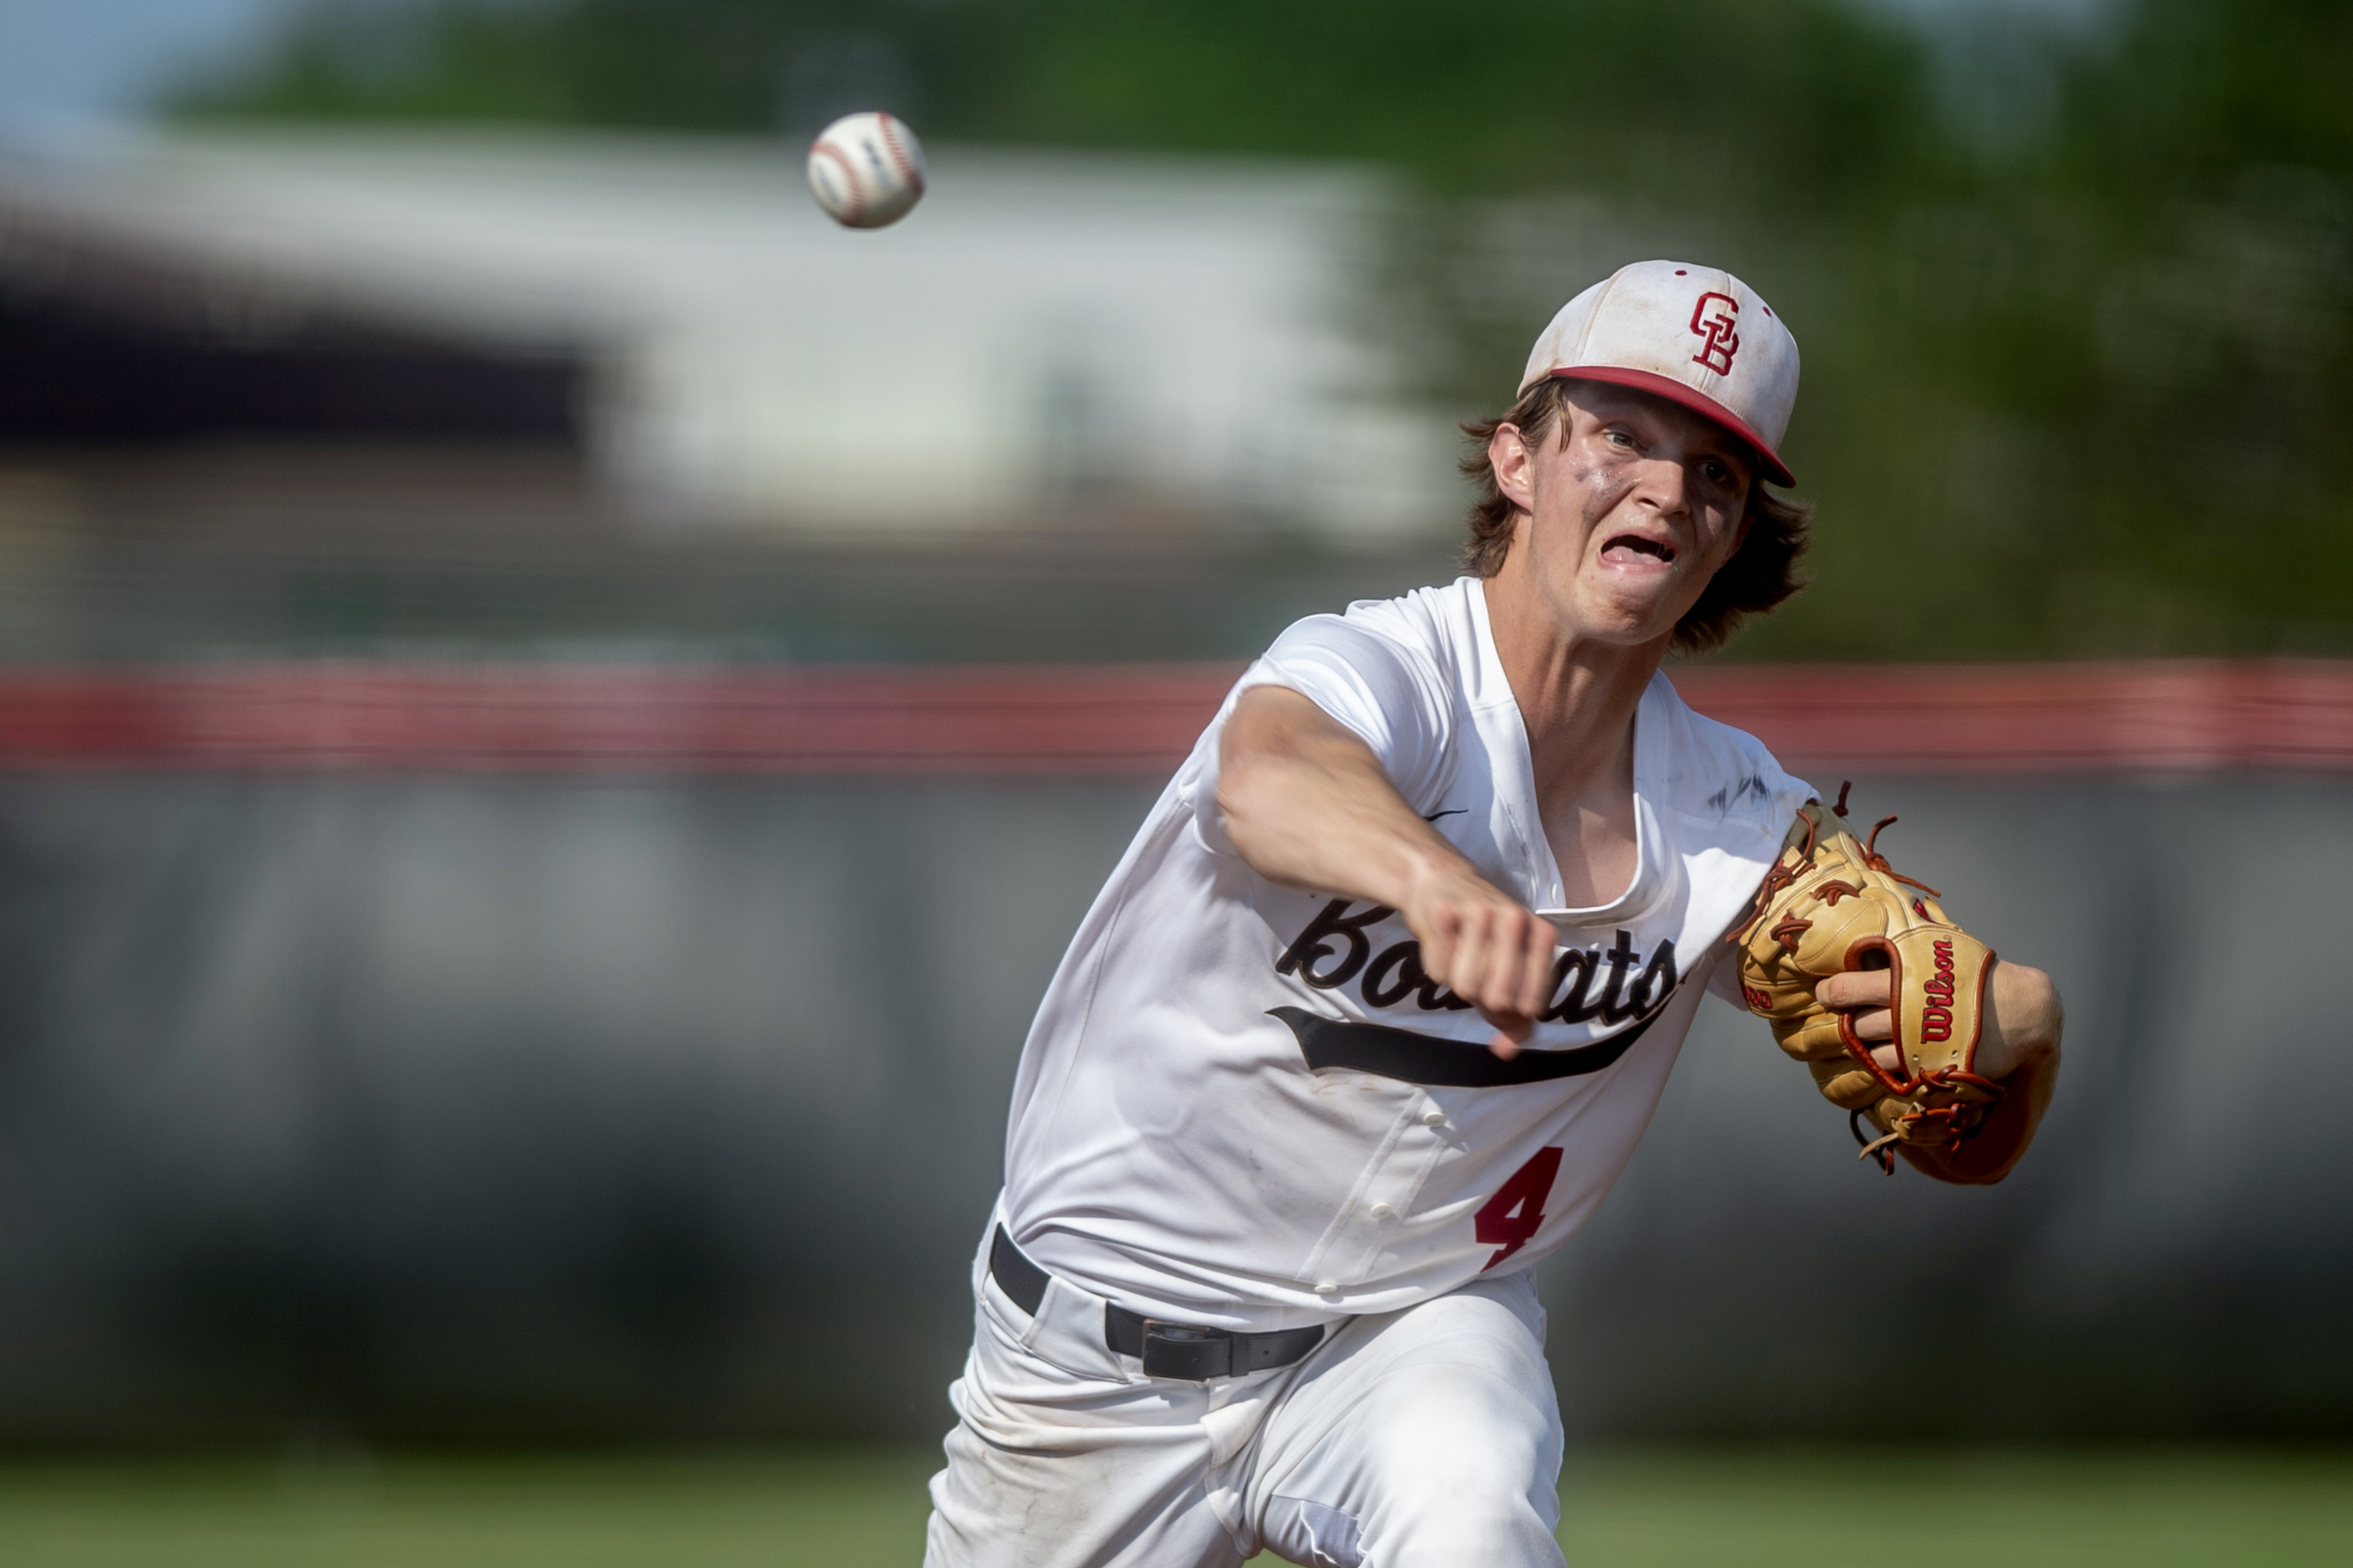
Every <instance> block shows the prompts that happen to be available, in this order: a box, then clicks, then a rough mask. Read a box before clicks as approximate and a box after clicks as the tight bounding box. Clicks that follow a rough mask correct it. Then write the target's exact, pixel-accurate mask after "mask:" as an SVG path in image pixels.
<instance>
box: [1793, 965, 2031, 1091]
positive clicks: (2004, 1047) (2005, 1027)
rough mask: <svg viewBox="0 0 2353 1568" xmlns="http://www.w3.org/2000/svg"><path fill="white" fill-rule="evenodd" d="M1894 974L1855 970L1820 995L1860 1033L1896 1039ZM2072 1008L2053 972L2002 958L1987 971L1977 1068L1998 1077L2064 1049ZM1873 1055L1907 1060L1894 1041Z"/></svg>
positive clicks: (1897, 1063)
mask: <svg viewBox="0 0 2353 1568" xmlns="http://www.w3.org/2000/svg"><path fill="white" fill-rule="evenodd" d="M1814 994H1815V995H1817V996H1819V997H1820V998H1821V1000H1822V1004H1823V1005H1825V1006H1829V1007H1835V1008H1837V1009H1839V1010H1840V1011H1841V1012H1846V1013H1852V1014H1853V1015H1854V1033H1855V1037H1856V1038H1857V1039H1861V1040H1893V1039H1894V1037H1895V1015H1894V1013H1893V1012H1891V1011H1890V1010H1889V1005H1890V1003H1891V1002H1892V1001H1893V1000H1894V975H1893V974H1892V973H1890V972H1888V971H1887V970H1884V969H1858V970H1851V971H1849V972H1848V973H1844V974H1833V975H1831V977H1830V978H1829V979H1827V980H1825V981H1823V982H1822V983H1821V984H1820V986H1819V987H1818V988H1817V989H1816V990H1815V992H1814ZM2065 1023H2066V1010H2065V1009H2064V1008H2063V1006H2062V1005H2061V1004H2060V1001H2059V988H2058V987H2057V986H2056V985H2054V984H2052V982H2051V976H2049V975H2048V974H2045V973H2043V972H2042V971H2041V970H2039V969H2032V968H2029V967H2028V966H2027V965H2025V964H2023V963H2002V962H2001V961H2000V959H1996V960H1995V961H1994V963H1993V966H1992V968H1990V969H1989V970H1988V971H1987V973H1986V1021H1985V1033H1984V1034H1983V1035H1982V1036H1981V1037H1979V1038H1978V1054H1977V1070H1978V1073H1980V1074H1981V1075H1983V1076H1984V1077H1986V1078H1989V1079H1996V1080H1999V1079H2005V1078H2008V1077H2009V1076H2010V1074H2011V1073H2014V1072H2016V1071H2017V1070H2018V1069H2019V1068H2022V1067H2025V1066H2027V1065H2028V1064H2029V1063H2031V1062H2032V1061H2034V1060H2035V1059H2036V1058H2039V1057H2043V1056H2047V1055H2050V1054H2051V1053H2052V1052H2055V1051H2056V1050H2058V1048H2059V1036H2060V1033H2061V1031H2062V1030H2063V1027H2064V1026H2065ZM1871 1059H1872V1060H1873V1061H1875V1062H1877V1063H1878V1064H1879V1065H1880V1066H1881V1067H1882V1068H1885V1069H1886V1070H1887V1071H1889V1072H1891V1073H1894V1074H1897V1075H1899V1076H1900V1075H1901V1074H1902V1072H1903V1070H1904V1068H1903V1062H1902V1061H1901V1059H1900V1058H1898V1057H1897V1056H1896V1052H1895V1047H1894V1046H1893V1045H1886V1046H1881V1047H1877V1048H1876V1049H1874V1050H1873V1052H1872V1053H1871Z"/></svg>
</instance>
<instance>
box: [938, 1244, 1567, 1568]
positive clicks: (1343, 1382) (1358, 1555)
mask: <svg viewBox="0 0 2353 1568" xmlns="http://www.w3.org/2000/svg"><path fill="white" fill-rule="evenodd" d="M992 1228H993V1222H992ZM975 1285H976V1294H977V1296H978V1298H979V1308H978V1311H977V1314H976V1316H977V1320H978V1321H977V1323H976V1327H975V1331H974V1335H973V1347H972V1354H971V1356H970V1357H969V1358H968V1359H967V1360H966V1361H965V1373H964V1376H963V1377H961V1378H959V1379H958V1380H957V1381H956V1383H955V1384H954V1385H953V1386H952V1387H951V1388H950V1389H949V1391H948V1397H949V1399H950V1401H951V1402H952V1403H953V1404H954V1405H955V1409H956V1414H957V1415H958V1416H959V1417H960V1419H959V1420H958V1422H957V1424H956V1426H955V1430H954V1431H952V1432H950V1433H949V1434H948V1438H947V1443H946V1448H947V1461H948V1462H947V1468H945V1469H944V1470H942V1471H941V1472H940V1473H939V1474H938V1475H936V1476H934V1477H933V1478H932V1521H931V1531H930V1535H929V1542H928V1546H927V1549H926V1551H925V1553H924V1558H923V1561H924V1563H925V1565H926V1568H1235V1565H1237V1564H1240V1563H1242V1562H1244V1561H1245V1560H1247V1559H1248V1558H1250V1557H1251V1556H1252V1555H1254V1554H1255V1553H1257V1552H1259V1551H1261V1550H1266V1551H1271V1552H1274V1553H1275V1554H1277V1555H1278V1556H1281V1557H1282V1558H1285V1559H1287V1560H1288V1561H1290V1562H1293V1563H1302V1564H1306V1565H1307V1568H1561V1563H1562V1559H1561V1553H1560V1548H1559V1546H1558V1545H1557V1544H1556V1543H1555V1541H1554V1531H1555V1530H1556V1527H1557V1526H1558V1524H1559V1522H1560V1500H1559V1492H1558V1484H1559V1476H1560V1458H1561V1428H1560V1411H1559V1408H1558V1406H1557V1405H1556V1404H1555V1402H1554V1399H1553V1389H1552V1376H1551V1373H1550V1372H1549V1371H1548V1370H1547V1369H1546V1365H1545V1360H1544V1310H1543V1309H1542V1308H1541V1307H1539V1306H1538V1305H1537V1304H1536V1295H1535V1286H1534V1284H1533V1283H1532V1282H1531V1281H1530V1280H1529V1279H1527V1278H1526V1277H1525V1276H1524V1275H1513V1276H1509V1277H1507V1278H1504V1279H1483V1280H1479V1281H1476V1282H1474V1283H1472V1284H1471V1285H1467V1286H1465V1287H1463V1288H1462V1289H1459V1290H1455V1291H1452V1292H1451V1293H1449V1294H1447V1295H1444V1296H1441V1297H1439V1298H1438V1299H1437V1300H1432V1301H1427V1302H1424V1303H1423V1304H1421V1305H1420V1306H1418V1307H1411V1308H1408V1309H1407V1310H1403V1311H1399V1312H1389V1313H1386V1314H1383V1315H1381V1316H1378V1317H1360V1318H1354V1319H1349V1320H1345V1321H1344V1322H1343V1323H1342V1324H1341V1325H1340V1326H1338V1327H1337V1328H1335V1331H1333V1332H1332V1333H1331V1334H1330V1335H1329V1336H1328V1337H1326V1338H1325V1340H1324V1342H1323V1343H1322V1344H1321V1345H1319V1346H1317V1347H1316V1349H1315V1350H1314V1352H1311V1353H1310V1354H1309V1355H1308V1356H1307V1357H1306V1359H1305V1360H1303V1361H1301V1362H1298V1363H1294V1364H1293V1365H1291V1366H1287V1367H1277V1368H1274V1369H1272V1370H1271V1371H1267V1372H1261V1373H1251V1374H1250V1375H1248V1376H1245V1377H1236V1378H1220V1379H1217V1380H1215V1381H1212V1382H1209V1383H1187V1382H1179V1381H1176V1380H1173V1379H1168V1378H1149V1377H1145V1375H1144V1373H1143V1370H1142V1366H1141V1363H1138V1362H1137V1361H1136V1360H1135V1359H1134V1357H1132V1356H1122V1355H1119V1354H1117V1353H1115V1352H1113V1351H1112V1350H1110V1349H1109V1348H1108V1347H1107V1346H1106V1345H1105V1344H1104V1343H1103V1299H1102V1298H1101V1297H1099V1296H1092V1295H1090V1294H1088V1293H1087V1292H1085V1291H1083V1290H1080V1289H1076V1288H1074V1287H1072V1286H1071V1285H1070V1284H1069V1283H1068V1282H1066V1281H1064V1280H1061V1279H1055V1280H1054V1281H1053V1282H1052V1283H1051V1284H1050V1285H1049V1286H1048V1287H1047V1290H1046V1297H1045V1300H1043V1301H1041V1302H1040V1303H1039V1309H1038V1312H1037V1315H1036V1316H1035V1317H1034V1318H1033V1317H1032V1316H1030V1315H1029V1313H1027V1312H1024V1311H1023V1310H1021V1309H1020V1308H1019V1307H1018V1306H1017V1305H1015V1304H1014V1303H1013V1302H1012V1301H1011V1300H1008V1298H1007V1296H1006V1295H1005V1292H1004V1291H1003V1290H1001V1289H998V1288H997V1283H996V1281H994V1280H993V1279H989V1278H988V1275H987V1245H986V1243H984V1245H983V1247H982V1248H981V1258H980V1260H979V1263H978V1265H977V1268H976V1279H975Z"/></svg>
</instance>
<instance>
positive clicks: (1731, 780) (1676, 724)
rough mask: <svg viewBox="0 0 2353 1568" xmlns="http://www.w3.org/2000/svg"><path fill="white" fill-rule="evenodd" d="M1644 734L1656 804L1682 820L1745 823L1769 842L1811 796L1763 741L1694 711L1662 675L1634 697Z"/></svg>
mask: <svg viewBox="0 0 2353 1568" xmlns="http://www.w3.org/2000/svg"><path fill="white" fill-rule="evenodd" d="M1641 724H1642V726H1643V727H1644V729H1645V730H1647V731H1649V735H1648V737H1647V738H1648V739H1649V740H1650V741H1651V742H1652V744H1651V745H1649V746H1645V747H1644V748H1643V749H1644V750H1645V751H1646V752H1649V756H1648V758H1647V759H1646V760H1647V761H1648V763H1649V769H1648V772H1649V773H1650V774H1651V777H1650V780H1649V782H1650V784H1651V786H1652V787H1653V789H1655V790H1656V791H1657V792H1658V794H1659V795H1660V796H1661V797H1662V799H1661V802H1660V803H1661V804H1662V805H1668V806H1671V807H1672V808H1673V809H1675V810H1676V811H1679V812H1681V813H1683V815H1685V816H1694V817H1704V818H1712V819H1715V820H1718V821H1725V822H1741V823H1746V824H1749V825H1753V826H1756V827H1757V828H1758V829H1759V830H1763V831H1769V832H1770V833H1771V834H1772V835H1773V836H1774V837H1776V838H1777V839H1778V837H1779V836H1780V835H1781V834H1783V833H1784V832H1786V831H1787V830H1788V823H1789V815H1790V813H1792V812H1794V811H1795V810H1797V808H1798V807H1799V806H1800V805H1804V804H1805V803H1806V802H1807V801H1808V800H1810V799H1812V798H1813V796H1814V794H1815V791H1814V788H1813V786H1812V785H1811V784H1808V783H1807V782H1806V781H1805V780H1803V779H1800V778H1798V777H1796V776H1794V775H1792V774H1791V773H1788V771H1787V770H1785V769H1784V768H1783V767H1782V766H1781V763H1780V761H1779V759H1778V758H1776V757H1775V756H1774V755H1773V753H1772V752H1771V751H1770V750H1768V749H1767V747H1766V745H1765V742H1762V741H1759V740H1758V739H1757V737H1756V736H1754V735H1752V734H1750V733H1748V731H1746V730H1738V729H1735V728H1734V727H1733V726H1731V725H1729V724H1725V723H1721V722H1719V721H1716V720H1714V719H1711V718H1709V717H1707V716H1706V715H1705V714H1704V713H1699V712H1696V711H1694V710H1693V709H1692V707H1691V706H1690V704H1688V703H1686V702H1685V701H1684V700H1683V696H1682V694H1681V693H1680V692H1678V691H1676V689H1675V687H1674V682H1672V680H1670V679H1667V675H1666V672H1665V671H1663V670H1662V671H1660V672H1659V673H1658V674H1656V675H1654V676H1652V677H1651V685H1650V689H1649V690H1647V691H1645V692H1644V693H1643V694H1642V706H1641Z"/></svg>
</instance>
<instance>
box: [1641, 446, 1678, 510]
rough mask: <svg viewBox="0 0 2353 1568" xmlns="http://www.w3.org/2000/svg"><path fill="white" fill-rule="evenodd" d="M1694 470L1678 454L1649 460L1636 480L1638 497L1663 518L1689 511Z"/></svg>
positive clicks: (1645, 462)
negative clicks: (1691, 470) (1692, 471)
mask: <svg viewBox="0 0 2353 1568" xmlns="http://www.w3.org/2000/svg"><path fill="white" fill-rule="evenodd" d="M1691 490H1692V485H1691V472H1690V470H1689V468H1687V467H1686V466H1685V465H1684V463H1683V460H1682V459H1681V458H1678V457H1674V456H1668V455H1662V456H1656V457H1652V458H1647V459H1645V460H1644V462H1643V463H1642V466H1641V472H1640V473H1639V474H1638V475H1637V476H1636V478H1635V481H1634V499H1635V500H1639V501H1641V503H1642V504H1643V505H1645V506H1647V507H1649V508H1650V509H1651V510H1653V511H1655V512H1657V513H1658V514H1659V515H1660V516H1662V517H1681V516H1683V514H1684V513H1686V512H1687V511H1688V510H1690V508H1691Z"/></svg>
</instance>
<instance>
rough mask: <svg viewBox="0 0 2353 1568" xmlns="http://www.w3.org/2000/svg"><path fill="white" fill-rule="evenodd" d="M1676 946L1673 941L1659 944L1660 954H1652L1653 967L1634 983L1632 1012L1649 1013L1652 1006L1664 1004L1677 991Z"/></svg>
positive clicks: (1643, 972) (1644, 971)
mask: <svg viewBox="0 0 2353 1568" xmlns="http://www.w3.org/2000/svg"><path fill="white" fill-rule="evenodd" d="M1675 979H1676V975H1675V944H1674V942H1672V941H1668V942H1661V943H1659V950H1658V952H1654V953H1652V954H1651V965H1650V967H1649V968H1647V969H1645V970H1643V971H1642V978H1641V979H1640V980H1637V981H1636V982H1634V994H1633V997H1632V1010H1633V1011H1634V1012H1635V1013H1636V1014H1642V1013H1648V1012H1649V1011H1650V1010H1651V1006H1652V1005H1654V1004H1657V1003H1662V1002H1664V1001H1665V1000H1666V999H1667V998H1668V997H1670V996H1672V995H1673V994H1674V991H1675Z"/></svg>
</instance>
